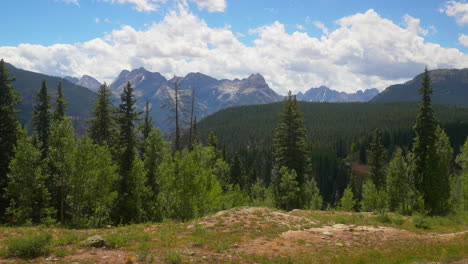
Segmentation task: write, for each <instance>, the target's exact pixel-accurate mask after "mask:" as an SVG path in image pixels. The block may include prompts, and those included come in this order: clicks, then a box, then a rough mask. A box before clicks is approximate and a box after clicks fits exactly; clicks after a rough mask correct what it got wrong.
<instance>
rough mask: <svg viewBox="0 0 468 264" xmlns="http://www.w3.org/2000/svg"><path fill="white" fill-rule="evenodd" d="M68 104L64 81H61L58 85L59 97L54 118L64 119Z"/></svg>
mask: <svg viewBox="0 0 468 264" xmlns="http://www.w3.org/2000/svg"><path fill="white" fill-rule="evenodd" d="M67 104H68V102H67V101H65V98H64V97H63V89H62V82H59V84H58V87H57V99H56V105H55V111H54V114H53V117H54V120H63V119H64V118H65V117H66V116H67V113H66V112H67V108H66V107H67Z"/></svg>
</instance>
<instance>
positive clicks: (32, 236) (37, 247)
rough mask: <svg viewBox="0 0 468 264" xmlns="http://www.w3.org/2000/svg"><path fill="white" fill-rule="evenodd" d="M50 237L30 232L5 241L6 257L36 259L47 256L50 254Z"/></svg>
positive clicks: (46, 234)
mask: <svg viewBox="0 0 468 264" xmlns="http://www.w3.org/2000/svg"><path fill="white" fill-rule="evenodd" d="M51 239H52V235H51V234H50V233H45V232H34V233H33V232H30V233H27V234H25V235H22V236H19V237H11V238H8V239H7V240H6V246H7V256H8V257H20V258H37V257H40V256H47V255H48V254H49V252H50V242H51Z"/></svg>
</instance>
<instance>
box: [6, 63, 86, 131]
mask: <svg viewBox="0 0 468 264" xmlns="http://www.w3.org/2000/svg"><path fill="white" fill-rule="evenodd" d="M7 67H8V71H9V72H10V76H11V77H15V78H16V80H15V81H14V82H13V87H14V89H15V90H16V91H17V92H19V94H20V96H21V105H20V106H19V110H20V113H19V114H18V116H19V119H20V122H21V124H24V125H25V126H26V127H28V128H30V127H31V123H30V122H31V118H32V112H33V105H34V104H35V103H36V102H35V100H34V99H33V97H34V96H35V95H36V93H37V91H38V90H39V88H41V82H42V80H45V81H46V84H47V88H48V91H49V94H50V95H51V99H50V102H51V104H52V105H54V104H55V95H56V92H57V86H58V83H59V82H62V87H63V91H64V94H65V100H66V101H68V102H69V104H68V105H67V114H68V115H70V116H77V117H79V118H87V117H88V116H89V112H90V110H91V109H92V107H93V101H94V100H95V93H94V92H92V91H90V90H89V89H87V88H85V87H81V86H78V85H75V84H73V83H71V82H69V81H68V80H66V79H63V78H59V77H53V76H48V75H45V74H40V73H35V72H30V71H25V70H21V69H18V68H15V67H14V66H13V65H11V64H7ZM81 125H83V124H81Z"/></svg>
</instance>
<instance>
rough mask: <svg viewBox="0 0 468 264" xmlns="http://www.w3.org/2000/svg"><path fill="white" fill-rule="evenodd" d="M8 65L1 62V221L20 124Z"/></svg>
mask: <svg viewBox="0 0 468 264" xmlns="http://www.w3.org/2000/svg"><path fill="white" fill-rule="evenodd" d="M9 75H10V74H9V73H8V69H7V66H6V63H5V62H4V61H3V59H2V60H0V120H1V123H2V124H1V125H0V221H1V220H2V218H3V216H4V214H5V209H6V208H7V206H8V200H7V199H6V197H5V195H4V194H5V187H6V186H7V174H8V170H9V169H8V165H9V164H10V161H11V159H12V158H13V156H14V148H15V145H16V142H17V140H18V134H19V127H20V125H19V122H18V118H17V116H16V113H17V112H18V111H17V110H16V106H17V105H18V104H19V96H18V94H17V93H16V92H15V91H14V90H13V86H12V84H11V83H12V82H13V81H14V79H10V77H9Z"/></svg>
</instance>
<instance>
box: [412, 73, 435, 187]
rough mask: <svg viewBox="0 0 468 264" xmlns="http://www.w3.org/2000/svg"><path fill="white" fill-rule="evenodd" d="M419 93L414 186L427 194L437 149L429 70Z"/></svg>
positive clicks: (425, 74) (414, 145) (414, 150)
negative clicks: (433, 158) (431, 160)
mask: <svg viewBox="0 0 468 264" xmlns="http://www.w3.org/2000/svg"><path fill="white" fill-rule="evenodd" d="M419 93H420V94H421V95H422V99H421V102H420V103H419V113H418V116H417V119H416V124H415V126H414V127H413V129H414V132H415V133H416V138H415V139H414V144H413V153H414V172H413V174H414V185H415V187H416V189H417V190H418V191H420V192H422V193H425V189H426V188H427V180H428V177H425V176H426V175H427V174H428V173H429V169H430V165H429V157H430V155H431V154H432V153H433V152H434V148H435V132H436V127H437V122H436V120H435V117H434V110H433V109H432V99H431V95H432V87H431V79H430V77H429V71H428V70H427V68H426V69H425V71H424V75H423V79H422V85H421V88H419Z"/></svg>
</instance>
